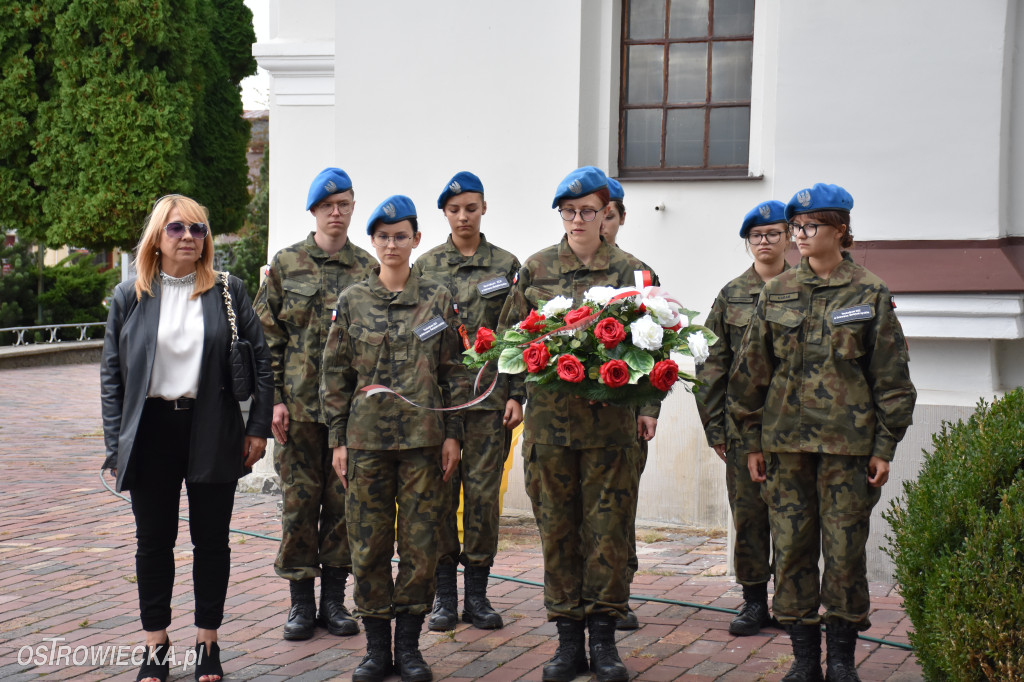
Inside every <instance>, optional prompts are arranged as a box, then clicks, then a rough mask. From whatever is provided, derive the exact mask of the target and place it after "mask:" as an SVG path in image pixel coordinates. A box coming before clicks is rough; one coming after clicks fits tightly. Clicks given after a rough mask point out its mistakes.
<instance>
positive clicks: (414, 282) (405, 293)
mask: <svg viewBox="0 0 1024 682" xmlns="http://www.w3.org/2000/svg"><path fill="white" fill-rule="evenodd" d="M366 284H367V285H368V286H369V287H370V292H371V293H372V294H373V295H374V296H376V297H377V298H379V299H382V300H385V301H391V302H393V303H406V304H409V305H416V303H417V302H418V300H419V291H420V278H419V275H417V274H416V269H415V268H412V269H411V270H410V271H409V279H408V280H407V281H406V283H405V288H404V289H402V290H401V291H391V290H390V289H388V288H387V287H386V286H384V283H383V282H381V281H380V264H379V263H378V264H377V265H374V266H373V274H372V275H371V276H370V277H367V278H366Z"/></svg>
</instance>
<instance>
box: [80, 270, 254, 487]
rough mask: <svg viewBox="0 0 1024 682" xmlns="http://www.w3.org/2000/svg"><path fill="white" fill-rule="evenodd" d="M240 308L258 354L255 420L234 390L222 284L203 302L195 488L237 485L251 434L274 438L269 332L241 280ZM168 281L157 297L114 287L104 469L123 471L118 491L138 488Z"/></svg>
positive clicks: (237, 290) (106, 361)
mask: <svg viewBox="0 0 1024 682" xmlns="http://www.w3.org/2000/svg"><path fill="white" fill-rule="evenodd" d="M228 282H229V284H230V291H231V298H232V302H233V303H234V307H235V316H236V324H237V327H238V335H239V337H240V338H244V339H246V340H248V341H249V343H251V344H252V346H253V351H254V353H255V356H256V392H255V395H254V397H253V401H252V406H251V407H250V408H249V422H248V424H247V425H243V424H242V411H241V409H240V408H239V406H238V401H237V400H235V398H234V396H233V395H232V393H231V388H230V385H229V384H228V367H227V355H228V347H229V346H230V344H231V327H230V325H229V324H228V318H227V311H226V310H225V309H224V295H223V293H222V286H223V285H222V284H221V283H220V281H219V279H218V282H217V284H215V285H214V286H213V288H211V289H210V290H209V291H206V292H204V293H203V295H202V296H200V300H201V301H202V304H203V359H202V363H201V365H200V369H199V390H198V391H197V393H196V403H195V406H194V407H193V415H192V437H191V441H190V445H189V454H188V467H187V473H186V478H187V480H188V481H190V482H193V483H229V482H231V481H236V480H238V479H239V478H241V477H242V476H244V475H245V474H247V473H249V469H248V468H246V467H245V466H244V465H243V455H242V448H243V447H244V444H245V436H246V435H249V436H258V437H260V438H269V437H270V435H271V434H270V421H271V418H272V415H273V402H274V384H273V375H272V373H271V369H270V352H269V351H268V350H267V344H266V341H265V340H264V338H263V327H262V325H261V324H260V321H259V318H257V317H256V314H255V312H254V311H253V309H252V303H251V302H250V300H249V295H248V294H247V293H246V291H245V286H244V285H243V284H242V282H241V280H239V279H238V278H237V277H230V278H229V279H228ZM160 292H161V288H160V283H159V281H155V282H154V283H153V293H154V295H153V296H152V297H150V296H147V295H146V294H143V295H142V300H141V301H138V300H137V299H136V297H135V280H134V279H132V280H130V281H127V282H121V283H120V284H118V285H117V287H116V288H115V289H114V296H113V299H112V302H111V304H110V314H109V315H108V317H107V329H106V336H105V337H104V339H103V358H102V361H101V363H100V393H101V396H102V402H103V438H104V441H105V443H106V452H107V456H106V459H105V460H104V462H103V468H104V469H109V468H112V467H116V468H117V490H130V489H131V487H132V477H133V469H134V467H132V466H131V457H132V454H133V449H134V447H135V441H136V438H135V436H136V431H137V430H138V427H139V420H140V419H141V417H142V407H143V405H144V404H145V402H146V392H147V391H148V390H149V379H150V375H151V373H152V371H153V358H154V356H155V355H156V336H157V327H158V326H159V323H160Z"/></svg>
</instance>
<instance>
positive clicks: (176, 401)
mask: <svg viewBox="0 0 1024 682" xmlns="http://www.w3.org/2000/svg"><path fill="white" fill-rule="evenodd" d="M149 400H151V401H153V402H154V403H155V404H157V405H160V406H161V407H165V408H167V409H170V410H174V411H175V412H180V411H182V410H191V409H192V408H193V407H195V404H196V399H195V398H172V399H170V400H168V399H167V398H149Z"/></svg>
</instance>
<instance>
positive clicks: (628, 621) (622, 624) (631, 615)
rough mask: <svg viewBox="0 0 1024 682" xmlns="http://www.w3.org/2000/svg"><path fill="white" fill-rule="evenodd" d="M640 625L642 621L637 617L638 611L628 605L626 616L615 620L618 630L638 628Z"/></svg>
mask: <svg viewBox="0 0 1024 682" xmlns="http://www.w3.org/2000/svg"><path fill="white" fill-rule="evenodd" d="M639 627H640V621H639V620H638V619H637V617H636V611H634V610H633V609H631V608H629V605H627V606H626V617H625V618H622V619H619V620H617V621H615V629H616V630H636V629H638V628H639Z"/></svg>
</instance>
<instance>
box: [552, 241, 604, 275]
mask: <svg viewBox="0 0 1024 682" xmlns="http://www.w3.org/2000/svg"><path fill="white" fill-rule="evenodd" d="M611 258H612V247H611V246H609V244H608V242H606V241H605V240H604V237H601V246H599V247H598V248H597V253H595V254H594V257H593V258H592V259H590V265H585V264H584V263H583V261H581V260H580V259H579V256H577V255H576V254H575V253H573V251H572V249H571V248H570V247H569V236H568V235H565V236H563V237H562V241H560V242H559V243H558V264H559V266H560V267H561V269H562V272H575V271H576V270H592V271H593V270H607V269H608V266H609V265H610V264H611Z"/></svg>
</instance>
